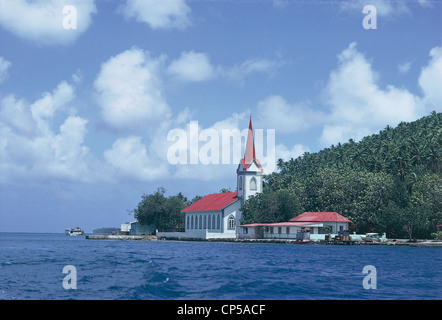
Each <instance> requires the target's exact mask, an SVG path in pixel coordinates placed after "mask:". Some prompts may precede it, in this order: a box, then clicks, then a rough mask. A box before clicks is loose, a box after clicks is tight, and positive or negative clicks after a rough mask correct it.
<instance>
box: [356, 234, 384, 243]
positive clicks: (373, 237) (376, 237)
mask: <svg viewBox="0 0 442 320" xmlns="http://www.w3.org/2000/svg"><path fill="white" fill-rule="evenodd" d="M361 239H362V241H364V242H384V241H386V240H387V237H386V234H385V232H384V233H383V234H382V235H380V234H379V233H375V232H370V233H366V234H365V236H361Z"/></svg>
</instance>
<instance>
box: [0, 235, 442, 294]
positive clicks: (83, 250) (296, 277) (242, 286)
mask: <svg viewBox="0 0 442 320" xmlns="http://www.w3.org/2000/svg"><path fill="white" fill-rule="evenodd" d="M66 265H72V266H74V267H75V269H76V280H77V281H76V284H77V288H76V289H69V290H67V289H64V287H63V279H64V278H65V277H67V276H68V274H65V273H63V268H64V267H65V266H66ZM366 265H372V266H374V267H375V268H376V289H364V286H363V280H364V277H366V276H374V274H373V273H371V274H364V273H363V272H362V271H363V268H364V266H366ZM70 275H72V274H70ZM371 283H373V282H371ZM0 299H8V300H9V299H20V300H23V299H25V300H27V299H32V300H46V299H93V300H95V299H100V300H101V299H136V300H139V299H192V300H194V299H196V300H198V299H201V300H208V299H226V300H231V299H235V300H236V299H240V300H245V299H258V300H273V299H278V300H280V299H301V300H303V299H442V249H440V248H411V247H390V246H324V245H293V244H250V243H228V242H226V243H223V242H185V241H155V242H147V241H119V240H86V239H85V237H69V236H65V235H64V234H19V233H0Z"/></svg>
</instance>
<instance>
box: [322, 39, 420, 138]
mask: <svg viewBox="0 0 442 320" xmlns="http://www.w3.org/2000/svg"><path fill="white" fill-rule="evenodd" d="M338 61H339V64H338V68H337V69H336V70H334V71H332V72H331V74H330V78H329V81H328V84H327V87H326V89H325V91H324V95H325V99H326V103H327V105H328V106H329V107H330V115H329V116H328V119H327V123H326V124H325V126H324V129H323V132H322V135H321V138H320V141H321V143H322V144H323V145H324V146H328V145H330V144H333V143H337V142H338V141H339V142H345V141H346V140H348V139H349V138H353V139H355V140H359V139H360V138H362V137H363V136H365V135H367V134H371V133H373V132H376V131H378V130H380V129H382V128H383V127H384V126H385V125H387V124H389V125H396V124H397V123H399V122H400V121H412V120H415V119H416V118H418V117H421V116H423V115H425V113H426V108H425V106H424V105H423V104H422V103H421V99H420V98H419V97H416V96H414V95H413V94H411V93H410V92H408V91H407V90H405V89H400V88H396V87H394V86H392V85H387V86H386V88H385V89H382V88H380V87H379V86H378V84H377V83H378V78H379V75H378V74H377V73H376V72H375V71H374V70H373V69H372V66H371V64H370V62H369V61H368V60H367V59H366V58H365V57H364V55H363V54H362V53H360V52H359V51H358V50H357V49H356V43H351V44H350V45H349V47H348V48H347V49H345V50H344V51H343V52H342V53H341V54H339V55H338Z"/></svg>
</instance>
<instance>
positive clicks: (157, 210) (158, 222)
mask: <svg viewBox="0 0 442 320" xmlns="http://www.w3.org/2000/svg"><path fill="white" fill-rule="evenodd" d="M165 193H166V190H165V189H164V188H161V187H160V188H158V189H157V191H155V192H154V193H152V194H143V196H142V197H141V201H140V202H139V203H138V206H137V207H136V208H135V209H133V210H131V212H132V213H133V215H134V217H135V219H137V221H139V222H140V223H141V224H144V225H152V224H153V225H155V227H156V229H158V230H159V231H183V228H184V214H182V213H181V210H183V209H184V208H186V207H187V206H189V205H191V204H192V203H194V202H196V201H198V200H199V199H201V198H202V196H195V197H194V198H193V199H192V200H190V201H189V200H187V198H186V197H185V196H183V195H182V194H181V192H180V193H178V194H177V195H175V196H169V197H166V196H165V195H164V194H165Z"/></svg>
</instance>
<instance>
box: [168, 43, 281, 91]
mask: <svg viewBox="0 0 442 320" xmlns="http://www.w3.org/2000/svg"><path fill="white" fill-rule="evenodd" d="M284 64H285V62H284V61H283V60H281V59H265V58H250V59H247V60H245V61H244V62H242V63H240V64H236V65H234V66H223V65H213V64H212V63H211V61H210V58H209V56H208V54H207V53H202V52H194V51H189V52H187V51H183V52H181V55H180V57H179V58H178V59H175V60H173V61H172V62H171V63H170V65H169V66H168V67H167V70H166V72H167V74H168V75H169V76H172V77H174V78H176V79H178V80H181V81H188V82H201V81H207V80H212V79H216V78H222V79H227V80H229V81H232V82H235V83H239V84H241V85H243V84H244V82H245V79H246V77H247V76H249V75H252V74H265V75H270V76H273V75H274V74H275V73H276V71H277V70H278V69H279V68H280V67H282V66H283V65H284Z"/></svg>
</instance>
